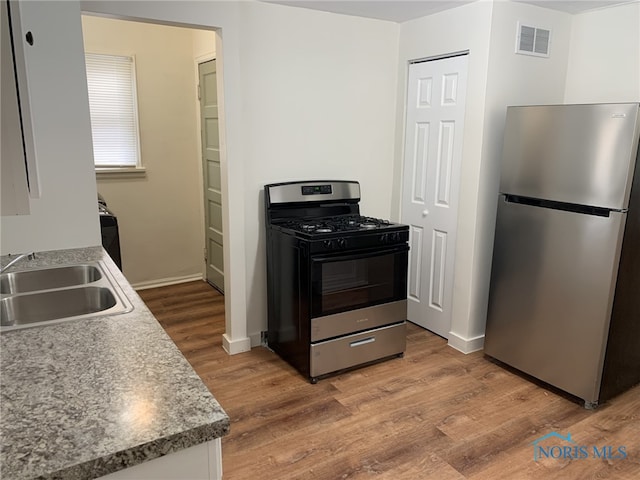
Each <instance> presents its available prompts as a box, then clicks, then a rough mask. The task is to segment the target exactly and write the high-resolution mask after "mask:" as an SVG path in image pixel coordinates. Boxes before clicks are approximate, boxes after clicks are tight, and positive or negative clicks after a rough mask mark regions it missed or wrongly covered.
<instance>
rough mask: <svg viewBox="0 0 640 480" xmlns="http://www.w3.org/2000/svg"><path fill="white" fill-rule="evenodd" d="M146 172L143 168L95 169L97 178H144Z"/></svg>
mask: <svg viewBox="0 0 640 480" xmlns="http://www.w3.org/2000/svg"><path fill="white" fill-rule="evenodd" d="M146 176H147V170H146V168H144V167H114V168H96V177H97V178H144V177H146Z"/></svg>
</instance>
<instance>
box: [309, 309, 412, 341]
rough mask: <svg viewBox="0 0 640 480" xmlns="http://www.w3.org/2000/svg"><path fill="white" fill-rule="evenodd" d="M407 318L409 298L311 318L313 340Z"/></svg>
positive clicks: (337, 335)
mask: <svg viewBox="0 0 640 480" xmlns="http://www.w3.org/2000/svg"><path fill="white" fill-rule="evenodd" d="M406 319H407V300H399V301H397V302H389V303H384V304H382V305H374V306H373V307H367V308H358V309H356V310H350V311H348V312H342V313H335V314H333V315H327V316H325V317H318V318H312V319H311V341H312V342H319V341H320V340H326V339H327V338H333V337H339V336H340V335H346V334H348V333H353V332H359V331H360V330H368V329H370V328H376V327H382V326H383V325H389V324H390V323H397V322H402V321H404V320H406Z"/></svg>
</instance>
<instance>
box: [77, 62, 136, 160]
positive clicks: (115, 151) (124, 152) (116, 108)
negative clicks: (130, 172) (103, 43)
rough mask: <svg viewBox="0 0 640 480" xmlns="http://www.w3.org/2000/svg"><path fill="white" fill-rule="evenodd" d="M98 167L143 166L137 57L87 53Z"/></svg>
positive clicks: (90, 107)
mask: <svg viewBox="0 0 640 480" xmlns="http://www.w3.org/2000/svg"><path fill="white" fill-rule="evenodd" d="M85 61H86V65H87V85H88V87H89V109H90V111H91V131H92V135H93V155H94V161H95V166H96V167H97V168H99V167H102V168H105V167H106V168H114V167H137V166H139V163H140V162H139V156H140V155H139V151H140V150H139V139H138V107H137V101H136V84H135V64H134V61H133V57H125V56H116V55H100V54H93V53H87V54H85Z"/></svg>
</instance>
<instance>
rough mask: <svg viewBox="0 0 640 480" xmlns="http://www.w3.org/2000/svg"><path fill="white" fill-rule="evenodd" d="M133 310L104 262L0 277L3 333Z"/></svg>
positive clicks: (0, 318)
mask: <svg viewBox="0 0 640 480" xmlns="http://www.w3.org/2000/svg"><path fill="white" fill-rule="evenodd" d="M131 310H133V306H132V305H131V303H130V302H129V299H128V298H127V297H126V295H125V294H124V292H123V291H122V289H121V288H120V286H119V285H118V283H117V282H116V281H115V279H114V278H113V277H112V276H111V274H110V272H109V271H108V269H107V268H106V266H105V265H104V264H103V263H102V262H94V263H90V264H77V265H66V266H60V267H54V268H41V269H36V270H23V271H19V272H11V273H4V274H2V275H0V331H6V330H16V329H20V328H27V327H36V326H43V325H48V324H53V323H60V322H65V321H68V320H78V319H83V318H93V317H99V316H105V315H115V314H119V313H126V312H130V311H131Z"/></svg>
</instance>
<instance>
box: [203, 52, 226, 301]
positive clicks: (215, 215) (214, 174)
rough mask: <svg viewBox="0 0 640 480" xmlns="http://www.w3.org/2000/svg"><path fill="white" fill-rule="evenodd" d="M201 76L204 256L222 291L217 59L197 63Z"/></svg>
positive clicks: (209, 278)
mask: <svg viewBox="0 0 640 480" xmlns="http://www.w3.org/2000/svg"><path fill="white" fill-rule="evenodd" d="M198 73H199V78H200V125H201V129H202V132H201V134H202V162H203V163H202V171H203V179H204V217H205V218H204V221H205V258H206V263H207V269H206V275H207V281H208V282H209V283H210V284H211V285H213V286H214V287H215V288H217V289H218V290H220V291H221V292H224V260H223V255H222V245H223V243H222V177H221V174H220V134H219V130H218V123H219V118H218V89H217V81H216V61H215V60H210V61H208V62H204V63H201V64H199V65H198Z"/></svg>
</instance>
